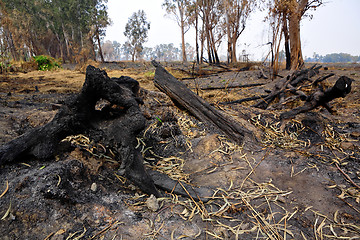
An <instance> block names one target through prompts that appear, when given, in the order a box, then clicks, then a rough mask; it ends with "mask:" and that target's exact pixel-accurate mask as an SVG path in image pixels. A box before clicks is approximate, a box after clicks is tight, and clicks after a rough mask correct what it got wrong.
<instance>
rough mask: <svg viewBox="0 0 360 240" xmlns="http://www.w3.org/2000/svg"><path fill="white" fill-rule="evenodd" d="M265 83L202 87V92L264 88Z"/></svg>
mask: <svg viewBox="0 0 360 240" xmlns="http://www.w3.org/2000/svg"><path fill="white" fill-rule="evenodd" d="M263 85H265V83H252V84H233V85H228V86H207V87H200V89H201V90H219V89H228V88H248V87H257V86H263Z"/></svg>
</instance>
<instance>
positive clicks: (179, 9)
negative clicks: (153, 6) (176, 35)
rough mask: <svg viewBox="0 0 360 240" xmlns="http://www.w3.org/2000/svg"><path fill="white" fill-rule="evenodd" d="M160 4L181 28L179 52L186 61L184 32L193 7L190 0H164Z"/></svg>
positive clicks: (187, 28)
mask: <svg viewBox="0 0 360 240" xmlns="http://www.w3.org/2000/svg"><path fill="white" fill-rule="evenodd" d="M162 6H163V7H164V8H165V9H166V12H167V13H168V14H172V15H173V16H175V18H176V21H177V23H178V25H179V27H180V29H181V52H182V60H183V62H186V61H187V57H186V44H185V33H186V32H187V31H188V30H189V28H190V22H189V19H190V14H191V11H192V9H193V5H192V1H190V0H165V2H164V3H163V4H162Z"/></svg>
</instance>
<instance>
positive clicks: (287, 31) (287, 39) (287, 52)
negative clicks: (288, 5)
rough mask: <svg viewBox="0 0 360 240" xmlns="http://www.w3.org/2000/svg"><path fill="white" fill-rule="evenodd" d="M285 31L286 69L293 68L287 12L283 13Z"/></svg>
mask: <svg viewBox="0 0 360 240" xmlns="http://www.w3.org/2000/svg"><path fill="white" fill-rule="evenodd" d="M283 33H284V39H285V61H286V70H290V68H291V54H290V45H289V30H288V21H287V19H286V14H285V13H284V14H283Z"/></svg>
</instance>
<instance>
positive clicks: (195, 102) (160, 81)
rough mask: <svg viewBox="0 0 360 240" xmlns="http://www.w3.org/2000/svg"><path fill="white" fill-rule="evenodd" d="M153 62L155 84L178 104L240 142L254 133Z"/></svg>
mask: <svg viewBox="0 0 360 240" xmlns="http://www.w3.org/2000/svg"><path fill="white" fill-rule="evenodd" d="M152 64H153V65H154V66H155V67H156V71H155V79H154V83H155V86H156V87H157V88H159V89H160V91H162V92H164V93H165V94H166V95H168V96H169V97H170V98H171V99H172V100H173V101H174V102H175V103H176V104H178V105H180V106H182V107H183V108H185V109H187V110H188V111H189V112H190V113H191V114H193V115H194V116H195V117H197V118H198V119H199V120H200V121H202V122H204V123H207V124H210V125H212V126H215V127H216V128H218V129H219V130H221V131H222V132H224V133H225V134H226V135H227V136H228V137H229V138H230V139H232V140H234V141H235V142H237V143H239V144H242V143H243V141H244V137H245V135H252V134H251V132H250V131H249V130H247V129H245V128H243V127H241V126H240V125H238V124H237V123H236V122H235V121H234V120H232V119H230V118H228V117H226V116H224V115H223V114H222V113H221V112H219V111H218V110H216V109H215V108H214V107H212V106H211V105H210V104H209V103H208V102H206V101H205V100H204V99H202V98H200V97H199V96H198V95H196V94H195V93H194V92H192V91H191V90H190V89H188V88H187V87H186V86H185V84H183V83H182V82H180V81H178V80H177V79H176V78H175V77H174V76H173V75H171V74H170V73H169V72H168V71H166V70H165V69H164V68H163V67H162V66H161V65H160V64H159V63H157V62H156V61H152Z"/></svg>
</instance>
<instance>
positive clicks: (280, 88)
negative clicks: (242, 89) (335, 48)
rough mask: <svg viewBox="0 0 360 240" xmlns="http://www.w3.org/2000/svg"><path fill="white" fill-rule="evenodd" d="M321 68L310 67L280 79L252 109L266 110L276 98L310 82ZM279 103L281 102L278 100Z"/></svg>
mask: <svg viewBox="0 0 360 240" xmlns="http://www.w3.org/2000/svg"><path fill="white" fill-rule="evenodd" d="M320 68H321V66H316V65H314V66H312V67H311V68H308V69H304V70H301V71H295V72H294V73H293V74H291V75H289V76H287V77H286V78H283V79H281V80H280V81H279V82H277V83H276V84H275V87H274V89H273V90H272V91H271V93H270V94H269V95H267V96H266V97H265V98H263V99H262V101H260V102H258V103H257V104H255V105H253V107H257V108H261V109H266V108H267V107H268V106H269V105H270V104H271V102H272V101H274V100H275V99H276V98H280V97H283V96H284V93H285V92H286V91H289V90H290V89H293V88H295V87H297V86H298V85H301V84H302V83H304V82H305V81H310V78H311V77H313V76H315V75H316V74H318V73H319V69H320ZM280 101H281V100H280Z"/></svg>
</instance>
